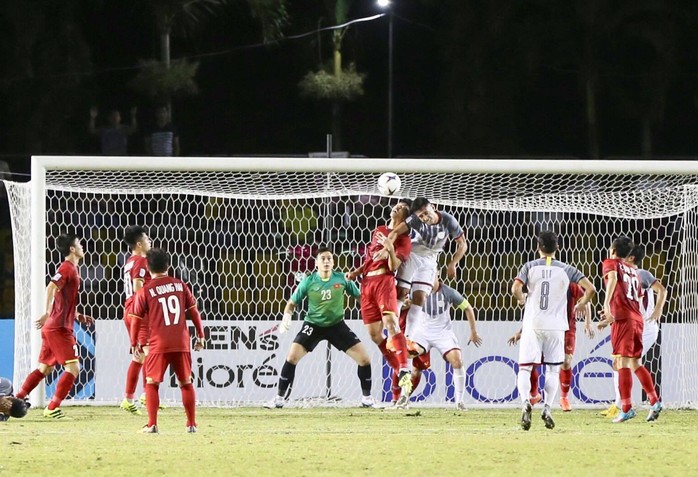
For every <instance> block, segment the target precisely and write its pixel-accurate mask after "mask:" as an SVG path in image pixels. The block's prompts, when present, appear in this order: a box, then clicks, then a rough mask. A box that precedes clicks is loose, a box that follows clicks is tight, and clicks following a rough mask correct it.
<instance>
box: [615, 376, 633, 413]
mask: <svg viewBox="0 0 698 477" xmlns="http://www.w3.org/2000/svg"><path fill="white" fill-rule="evenodd" d="M618 391H620V405H621V408H622V410H623V412H628V411H629V410H630V408H631V407H633V401H632V398H631V393H632V391H633V374H632V373H631V372H630V368H621V369H619V370H618Z"/></svg>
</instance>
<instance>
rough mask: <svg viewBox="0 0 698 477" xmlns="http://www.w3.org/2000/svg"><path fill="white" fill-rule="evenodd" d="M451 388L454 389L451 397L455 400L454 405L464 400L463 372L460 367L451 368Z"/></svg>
mask: <svg viewBox="0 0 698 477" xmlns="http://www.w3.org/2000/svg"><path fill="white" fill-rule="evenodd" d="M453 387H454V388H455V390H454V392H453V395H454V396H455V398H456V404H458V403H459V402H463V400H464V399H465V370H464V369H463V367H462V366H461V367H460V368H453Z"/></svg>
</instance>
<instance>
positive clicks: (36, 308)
mask: <svg viewBox="0 0 698 477" xmlns="http://www.w3.org/2000/svg"><path fill="white" fill-rule="evenodd" d="M52 170H75V171H79V170H134V171H231V172H318V173H333V172H334V173H341V172H365V173H377V174H378V173H382V172H386V171H391V172H396V173H398V174H400V173H460V174H463V173H473V174H487V173H495V174H585V175H596V174H622V175H626V176H627V175H640V174H659V175H698V162H695V161H627V160H618V161H608V160H567V159H559V160H551V159H546V160H523V159H522V160H518V159H363V158H361V159H358V158H357V159H346V158H344V159H338V158H302V159H298V158H284V157H273V158H260V157H235V158H220V157H216V158H206V157H198V158H194V157H186V158H183V157H177V158H156V157H152V158H151V157H148V158H140V157H103V156H85V157H65V156H33V157H32V163H31V230H32V233H31V244H30V246H31V250H32V251H44V250H45V249H46V243H47V237H46V227H45V224H46V214H47V211H46V173H47V171H52ZM696 248H698V245H696ZM15 255H16V253H15ZM46 270H47V263H46V254H45V253H42V252H39V253H36V252H33V253H32V254H31V292H30V295H31V299H30V300H31V316H32V317H38V316H40V315H41V313H42V312H43V307H44V299H45V297H44V290H45V288H46ZM682 273H683V271H682ZM25 296H26V295H25ZM19 299H21V297H20V295H18V297H17V300H19ZM684 299H686V297H683V296H682V300H684ZM40 349H41V333H40V331H39V330H33V331H32V333H31V358H32V362H33V363H36V362H37V361H38V356H39V351H40ZM43 400H44V398H43V386H39V387H38V388H37V390H36V392H35V393H33V394H32V402H33V403H34V404H38V405H40V404H42V403H43ZM693 405H695V403H694V404H693Z"/></svg>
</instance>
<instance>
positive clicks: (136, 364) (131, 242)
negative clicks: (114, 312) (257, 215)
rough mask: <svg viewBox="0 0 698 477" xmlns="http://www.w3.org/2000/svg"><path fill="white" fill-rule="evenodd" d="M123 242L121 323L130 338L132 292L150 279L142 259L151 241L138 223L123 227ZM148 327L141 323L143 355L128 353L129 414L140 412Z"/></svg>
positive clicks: (125, 404)
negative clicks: (138, 404)
mask: <svg viewBox="0 0 698 477" xmlns="http://www.w3.org/2000/svg"><path fill="white" fill-rule="evenodd" d="M124 242H126V243H127V244H128V246H129V248H130V249H131V256H130V257H129V258H128V260H126V263H125V264H124V269H123V280H124V296H125V298H126V301H125V302H124V324H125V325H126V332H127V333H128V334H129V340H130V338H131V316H130V313H131V309H132V307H133V300H134V295H135V293H136V292H138V290H140V289H141V288H142V287H143V285H145V284H146V283H147V282H148V281H150V272H148V264H147V262H146V259H145V254H146V253H148V250H150V246H151V241H150V237H148V232H147V230H146V229H145V227H142V226H140V225H131V226H129V227H126V230H125V231H124ZM147 336H148V326H147V323H143V324H142V325H141V332H140V336H139V337H138V344H139V345H140V346H141V347H142V348H143V350H144V352H143V354H141V355H139V357H136V356H135V355H132V356H131V363H130V364H129V367H128V372H127V373H126V389H125V391H124V399H123V401H121V406H120V407H121V409H123V410H125V411H127V412H130V413H131V414H137V415H139V416H140V415H141V411H140V410H139V409H138V407H136V403H135V402H134V400H133V397H134V395H135V393H136V385H137V384H138V376H139V375H140V374H141V369H142V368H143V360H144V358H145V356H144V355H145V354H147V352H148V348H147V347H148V343H147V341H146V340H147ZM143 390H144V391H145V376H144V377H143Z"/></svg>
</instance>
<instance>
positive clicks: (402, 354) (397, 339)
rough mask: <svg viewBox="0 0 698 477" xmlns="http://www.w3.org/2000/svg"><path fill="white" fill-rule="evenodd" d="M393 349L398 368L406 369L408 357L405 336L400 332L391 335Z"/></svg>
mask: <svg viewBox="0 0 698 477" xmlns="http://www.w3.org/2000/svg"><path fill="white" fill-rule="evenodd" d="M392 342H393V348H395V359H396V360H397V362H398V364H399V366H398V367H399V368H400V369H402V368H406V367H407V358H408V357H409V355H408V353H407V340H406V339H405V334H404V333H402V332H400V333H396V334H395V335H393V338H392Z"/></svg>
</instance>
